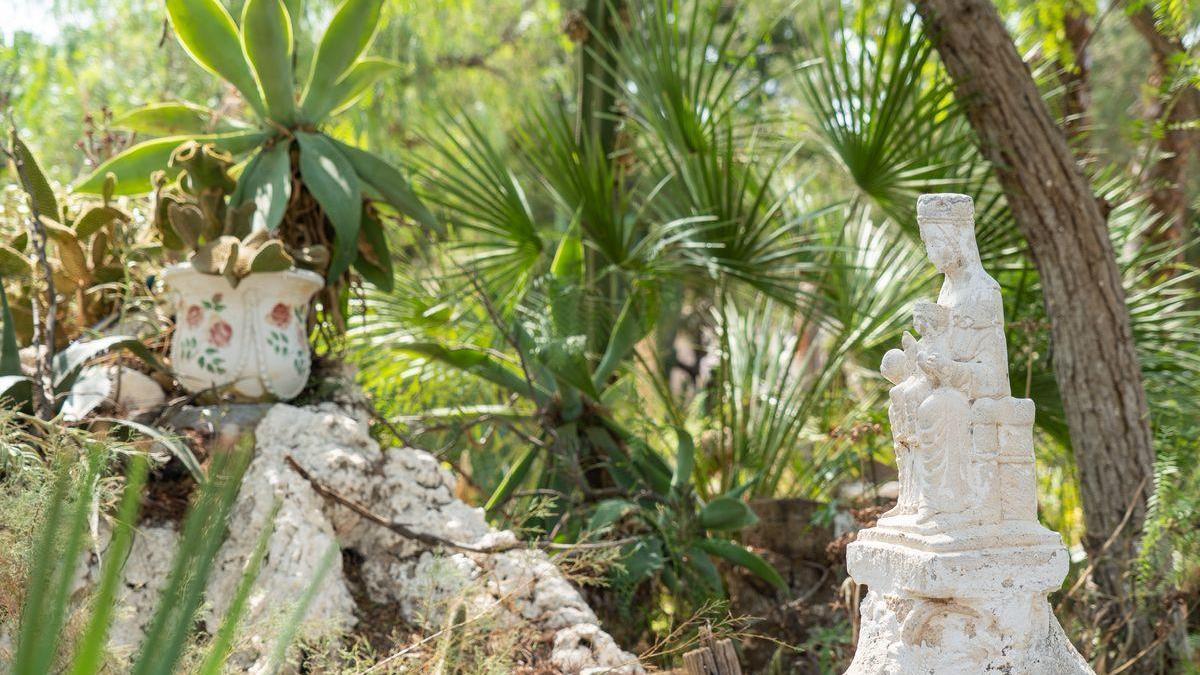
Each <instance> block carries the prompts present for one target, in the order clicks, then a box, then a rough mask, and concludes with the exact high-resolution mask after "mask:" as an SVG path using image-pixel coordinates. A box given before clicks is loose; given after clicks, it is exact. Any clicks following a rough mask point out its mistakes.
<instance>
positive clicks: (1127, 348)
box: [915, 0, 1154, 633]
mask: <svg viewBox="0 0 1200 675" xmlns="http://www.w3.org/2000/svg"><path fill="white" fill-rule="evenodd" d="M915 4H916V7H917V11H918V12H919V13H920V15H921V18H922V19H923V21H924V23H925V30H926V32H927V34H928V36H929V39H930V40H931V41H932V43H933V44H934V46H935V47H936V48H937V50H938V53H939V54H940V55H941V58H942V62H943V63H944V64H945V66H946V69H947V71H948V72H949V74H950V76H951V77H952V78H953V80H954V82H955V86H956V93H957V96H958V98H959V100H960V101H961V102H962V103H963V105H964V106H965V108H966V113H967V116H968V118H969V120H970V122H971V125H972V126H973V127H974V129H975V132H976V135H977V136H978V138H979V143H980V144H981V147H982V151H983V153H984V155H985V156H986V157H987V158H988V160H989V161H990V162H991V163H992V165H993V166H994V168H995V172H996V176H997V178H998V179H999V181H1000V184H1001V186H1002V187H1003V189H1004V192H1005V196H1006V198H1007V200H1008V205H1009V208H1010V209H1011V210H1012V213H1013V216H1014V217H1015V220H1016V222H1017V225H1018V227H1019V228H1020V229H1021V232H1022V234H1023V235H1024V237H1025V239H1026V240H1027V242H1028V244H1029V249H1030V253H1031V255H1032V257H1033V260H1034V262H1035V264H1036V265H1037V268H1038V272H1039V273H1040V275H1041V281H1042V288H1043V295H1044V301H1045V305H1046V312H1047V314H1048V315H1049V318H1050V326H1051V328H1050V330H1051V337H1052V339H1053V345H1054V368H1055V376H1056V379H1057V382H1058V388H1059V390H1060V392H1061V395H1062V400H1063V408H1064V410H1065V412H1066V418H1067V424H1068V426H1069V428H1070V432H1071V445H1072V448H1073V451H1074V455H1075V461H1076V464H1077V468H1078V472H1079V478H1080V492H1081V497H1082V502H1083V514H1084V524H1085V527H1086V531H1087V532H1086V536H1085V539H1084V546H1085V548H1086V549H1087V552H1088V555H1089V557H1090V558H1091V562H1092V564H1093V565H1094V566H1095V567H1094V571H1093V573H1094V580H1095V582H1096V584H1097V586H1098V587H1099V589H1100V590H1101V591H1102V592H1103V593H1105V594H1107V595H1109V596H1111V598H1112V599H1113V600H1115V601H1117V603H1119V604H1118V608H1119V609H1121V610H1122V611H1121V612H1119V614H1125V613H1126V612H1129V611H1131V608H1132V607H1133V605H1132V602H1131V601H1132V597H1131V589H1130V587H1129V584H1128V582H1129V581H1130V580H1129V579H1128V578H1127V577H1128V573H1129V571H1130V566H1131V563H1132V562H1133V560H1134V558H1135V556H1136V555H1137V552H1138V539H1139V534H1140V532H1141V529H1142V524H1143V521H1144V519H1145V515H1146V500H1147V498H1148V497H1149V495H1150V493H1151V490H1152V482H1153V481H1152V478H1151V475H1152V473H1153V468H1154V448H1153V444H1152V437H1151V433H1150V426H1149V420H1148V417H1149V413H1148V408H1147V403H1146V393H1145V389H1144V387H1143V385H1142V374H1141V369H1140V366H1139V363H1138V357H1137V352H1136V349H1135V345H1134V342H1133V334H1132V332H1131V330H1130V321H1129V312H1128V309H1127V308H1126V305H1125V291H1124V289H1123V287H1122V284H1121V275H1120V272H1119V270H1118V268H1117V263H1116V258H1115V256H1114V253H1113V245H1112V241H1111V240H1110V238H1109V234H1108V225H1107V212H1106V208H1105V207H1104V206H1102V205H1101V203H1100V202H1099V201H1097V199H1096V197H1095V195H1094V194H1093V193H1092V190H1091V187H1090V186H1089V184H1088V180H1087V178H1086V177H1085V176H1084V174H1083V172H1082V171H1081V169H1080V167H1079V166H1078V164H1077V163H1076V161H1075V158H1074V157H1073V156H1072V153H1071V150H1070V148H1069V147H1068V145H1067V141H1066V139H1065V137H1064V135H1063V130H1062V129H1060V128H1059V127H1058V126H1057V125H1056V124H1055V123H1054V120H1053V118H1052V117H1051V115H1050V111H1049V110H1048V109H1047V107H1046V104H1045V103H1044V102H1043V100H1042V98H1041V95H1040V93H1039V92H1038V89H1037V86H1036V85H1035V83H1034V81H1033V78H1032V76H1031V75H1030V73H1029V69H1028V68H1027V67H1026V65H1025V63H1023V62H1022V61H1021V57H1020V56H1019V55H1018V54H1017V50H1016V48H1015V47H1014V45H1013V41H1012V39H1011V38H1010V37H1009V34H1008V31H1007V30H1006V29H1005V27H1004V23H1003V22H1002V21H1001V19H1000V16H999V14H998V13H997V12H996V8H995V7H994V6H993V5H992V3H991V2H989V0H916V2H915ZM1110 539H1111V542H1109V540H1110ZM1106 544H1107V549H1106V548H1105V547H1106ZM1139 632H1142V633H1144V632H1145V631H1139Z"/></svg>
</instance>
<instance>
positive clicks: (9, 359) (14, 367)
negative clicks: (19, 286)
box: [0, 283, 21, 395]
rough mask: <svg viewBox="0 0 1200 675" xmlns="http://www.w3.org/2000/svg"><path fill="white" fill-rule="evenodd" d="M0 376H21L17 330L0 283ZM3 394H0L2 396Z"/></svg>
mask: <svg viewBox="0 0 1200 675" xmlns="http://www.w3.org/2000/svg"><path fill="white" fill-rule="evenodd" d="M0 321H3V322H4V325H3V326H0V376H3V377H10V376H14V375H16V376H20V375H21V354H20V348H19V347H18V346H17V329H16V326H14V325H13V317H12V310H11V309H10V308H9V306H8V293H6V292H4V284H3V283H0ZM2 394H3V392H0V395H2Z"/></svg>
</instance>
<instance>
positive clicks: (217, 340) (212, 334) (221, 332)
mask: <svg viewBox="0 0 1200 675" xmlns="http://www.w3.org/2000/svg"><path fill="white" fill-rule="evenodd" d="M232 337H233V327H232V326H230V325H229V324H227V323H225V322H224V321H218V322H216V323H214V324H213V325H212V327H211V328H209V329H208V341H209V342H211V343H213V344H214V345H216V346H218V347H224V346H225V345H227V344H229V339H230V338H232Z"/></svg>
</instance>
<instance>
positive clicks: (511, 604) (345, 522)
mask: <svg viewBox="0 0 1200 675" xmlns="http://www.w3.org/2000/svg"><path fill="white" fill-rule="evenodd" d="M353 403H354V402H353V401H348V402H347V403H346V404H345V405H339V404H334V403H325V404H321V405H319V406H312V407H307V408H300V407H295V406H290V405H283V404H280V405H274V406H250V405H246V406H231V407H229V408H228V409H217V408H206V409H185V410H184V411H181V412H180V413H178V414H176V415H175V416H174V417H173V418H172V422H173V426H175V427H176V428H181V429H182V428H188V429H196V430H199V431H202V432H203V435H204V436H205V437H206V438H208V439H210V441H211V442H212V443H213V444H215V445H217V446H226V447H227V446H229V445H232V443H233V441H234V437H236V436H237V435H238V434H240V433H243V432H249V431H250V430H253V431H254V434H255V438H256V452H255V457H254V460H253V461H252V462H251V464H250V467H249V469H248V470H247V473H246V476H245V478H244V479H243V483H242V489H241V492H240V494H239V495H238V499H237V502H236V503H235V505H234V510H233V515H232V518H231V530H230V534H229V538H228V539H227V541H226V543H225V545H224V546H223V547H222V549H221V552H220V554H219V556H218V559H217V564H216V566H215V569H214V572H213V576H212V578H211V580H210V582H209V585H208V589H207V590H208V598H209V603H210V608H209V610H208V611H207V612H206V613H205V618H206V622H205V625H206V626H207V627H208V628H209V630H213V631H215V630H216V628H217V626H219V625H220V618H221V617H222V616H224V614H225V612H226V610H227V607H228V603H229V600H230V598H231V596H232V594H233V589H234V588H235V587H236V585H237V583H238V581H239V580H240V578H241V573H242V570H243V568H244V566H245V564H246V561H247V560H248V558H249V556H250V554H251V552H252V551H253V548H254V545H255V543H256V540H257V537H258V535H259V532H261V531H262V528H263V527H264V526H265V525H266V523H267V518H268V515H269V514H270V512H271V510H272V508H273V507H274V505H275V503H276V501H277V500H278V501H279V504H280V507H279V508H280V510H279V513H278V515H277V517H276V520H275V531H274V533H273V534H272V536H271V539H270V543H269V549H268V553H267V556H266V558H265V560H264V562H263V567H262V571H261V572H260V574H259V577H258V581H257V583H256V584H255V587H254V591H253V593H252V595H251V597H250V601H249V607H248V610H247V616H246V618H245V619H244V621H243V625H244V626H246V630H245V632H246V633H248V634H249V636H250V640H249V643H248V644H244V645H239V649H240V651H239V652H238V653H237V654H236V655H235V657H234V658H235V664H236V666H237V667H238V668H241V669H244V670H246V671H249V672H255V671H257V670H258V669H261V668H262V667H264V666H265V665H266V664H265V663H264V661H265V658H264V657H265V655H266V654H267V653H268V652H269V650H270V648H271V646H272V645H273V641H272V637H273V635H274V633H275V630H277V628H278V625H279V621H278V619H279V617H280V614H281V613H283V612H286V611H287V610H288V609H290V608H291V607H292V606H293V603H294V602H295V600H296V599H297V598H299V597H300V595H301V594H302V593H303V592H304V590H305V589H306V588H307V586H308V584H309V583H310V582H311V579H312V578H313V577H314V575H315V573H316V570H317V568H318V565H319V563H320V561H321V558H322V557H323V556H324V555H325V553H326V551H328V550H329V547H330V546H332V545H335V544H336V545H339V546H340V547H342V548H343V549H353V550H354V551H356V552H357V553H358V555H359V556H361V559H362V567H361V571H362V578H363V580H364V582H365V585H366V590H367V593H368V594H369V595H370V596H371V598H372V599H373V600H375V601H377V602H394V603H396V604H397V605H398V606H399V608H400V610H401V614H402V615H403V616H404V618H405V620H407V621H409V622H411V623H413V624H417V625H421V626H426V627H429V628H431V629H434V630H436V629H440V628H442V627H443V626H444V625H445V622H446V620H447V618H448V615H449V614H450V613H452V612H454V611H457V608H458V607H463V608H465V610H466V611H467V615H468V617H476V616H480V615H485V614H486V615H487V618H488V621H487V623H488V625H491V626H500V627H504V626H511V627H513V628H516V627H518V626H533V627H534V628H536V629H537V630H539V631H542V632H545V633H546V634H548V635H553V636H554V637H553V645H554V646H553V648H552V651H551V655H550V659H551V661H552V663H553V664H554V665H555V667H557V668H559V669H560V670H561V671H562V672H564V673H571V674H574V673H583V672H589V669H600V670H598V671H596V672H610V673H617V674H620V673H641V672H643V671H642V668H641V666H640V665H639V664H638V661H637V658H636V657H635V656H633V655H632V654H629V653H627V652H625V651H623V650H621V649H620V648H619V647H618V646H617V645H616V644H615V643H614V642H613V640H612V638H611V637H610V636H609V635H608V634H607V633H605V632H604V631H603V630H602V629H601V628H600V627H599V626H598V620H597V618H596V615H595V614H594V613H593V612H592V610H591V609H590V608H589V607H588V606H587V604H586V603H585V602H584V600H583V598H582V596H581V595H580V594H579V592H578V591H576V590H575V588H574V587H572V586H571V584H570V583H569V582H568V581H567V580H566V579H565V578H564V577H563V576H562V574H561V573H560V572H559V570H558V568H557V567H556V566H555V565H554V563H553V561H552V560H551V559H550V558H549V557H548V556H547V555H546V554H545V553H544V552H542V551H539V550H534V549H530V548H527V547H525V546H522V545H521V544H520V542H519V541H518V540H517V538H516V536H515V535H514V534H513V533H512V532H508V531H497V530H494V529H492V528H491V527H490V526H489V525H488V524H487V522H486V521H485V519H484V516H483V511H482V509H478V508H472V507H470V506H468V505H467V504H465V503H463V502H462V501H460V500H459V499H457V498H455V497H454V478H453V476H452V475H451V474H450V473H449V472H448V471H447V470H446V469H444V468H443V467H442V466H441V465H440V463H439V462H438V461H437V459H436V458H435V457H433V456H432V455H430V454H429V453H427V452H424V451H421V450H414V449H411V448H389V449H387V450H381V449H380V447H379V445H378V444H377V443H376V442H375V441H374V440H373V439H372V438H371V437H370V434H369V433H368V429H367V425H366V423H365V421H364V420H363V419H358V418H356V417H355V414H357V413H354V412H349V411H353V410H357V406H355V405H354V404H353ZM289 457H290V458H291V459H292V460H294V461H295V462H296V463H297V464H299V465H300V466H301V467H303V468H304V469H305V470H306V471H307V472H309V473H310V474H311V475H312V477H313V478H314V479H315V480H316V481H317V482H318V483H319V484H321V485H322V486H325V487H327V488H329V489H331V490H333V491H335V492H337V493H338V494H340V495H342V496H343V497H345V498H347V499H350V500H352V501H354V502H356V503H358V504H361V505H363V506H365V507H366V508H367V509H369V510H370V511H371V512H372V513H374V514H375V515H377V516H379V517H381V518H384V519H386V520H388V521H391V522H395V523H401V524H403V525H405V526H407V527H408V528H410V529H411V530H413V531H415V532H418V533H421V534H423V535H432V536H433V537H436V538H438V539H441V540H445V541H448V542H453V543H455V544H461V545H464V546H465V547H466V548H469V549H473V550H461V549H459V548H455V547H450V548H446V547H443V546H430V545H429V544H427V543H423V542H420V541H415V540H412V539H408V538H405V537H402V536H400V535H399V534H396V533H395V532H393V531H391V530H389V529H387V528H385V527H382V526H380V525H379V524H376V523H371V522H368V521H366V520H365V519H363V518H362V517H361V516H359V515H358V514H356V513H354V512H353V511H351V510H350V509H348V508H346V507H344V506H341V505H338V504H336V503H335V502H333V501H330V500H328V499H326V498H324V497H322V496H321V495H319V494H317V492H316V491H315V490H314V488H313V487H312V484H311V483H309V482H308V481H307V480H306V479H305V478H303V477H302V476H301V475H300V474H299V473H297V472H296V471H295V470H294V469H292V468H291V467H290V466H289V465H288V464H287V461H286V458H289ZM175 538H177V535H176V534H175V532H174V530H172V529H171V528H154V530H153V531H152V532H150V533H149V538H148V539H146V540H145V541H143V539H142V538H141V537H139V538H138V539H137V540H135V541H136V542H137V543H135V545H134V550H133V551H132V553H131V555H130V567H129V568H128V569H129V572H127V575H126V577H127V578H126V587H127V592H126V601H125V603H124V604H126V605H127V606H128V607H129V608H130V609H131V610H132V612H131V613H130V617H129V620H128V621H127V622H126V623H121V624H118V625H117V626H116V627H115V628H114V642H116V643H120V644H122V645H126V646H127V648H128V650H129V651H132V649H134V648H136V646H137V644H138V643H139V642H140V640H141V635H142V630H143V629H144V627H145V626H144V623H145V621H146V620H148V617H149V613H150V609H149V608H150V607H152V606H153V602H154V598H155V596H156V595H157V593H156V592H155V589H154V588H152V587H151V585H150V582H149V581H146V579H149V578H151V577H152V576H153V574H158V575H159V576H160V577H161V578H163V579H165V577H166V570H168V569H169V565H170V560H171V555H172V554H173V551H174V547H175V543H174V541H175ZM147 543H150V545H147ZM479 551H495V552H479ZM341 562H342V559H341V557H338V558H336V559H335V560H334V564H333V568H332V569H331V570H330V572H329V574H328V575H327V576H326V578H325V580H324V582H323V583H322V584H321V585H320V587H319V588H318V592H317V594H316V597H315V599H314V601H313V604H312V606H311V609H310V612H309V615H308V620H307V621H306V622H305V624H304V625H303V626H302V628H301V631H300V637H301V638H303V639H306V640H321V639H336V638H337V636H338V635H339V634H341V633H343V632H344V631H345V630H346V629H348V628H350V627H352V626H353V625H354V624H355V621H356V615H355V605H354V600H353V598H352V597H351V594H350V592H349V589H348V586H347V582H346V579H345V577H344V575H343V570H342V565H341ZM151 570H152V571H153V573H152V572H150V571H151ZM144 571H145V572H144ZM139 616H140V617H141V618H140V619H139V618H138V617H139ZM139 621H140V622H139Z"/></svg>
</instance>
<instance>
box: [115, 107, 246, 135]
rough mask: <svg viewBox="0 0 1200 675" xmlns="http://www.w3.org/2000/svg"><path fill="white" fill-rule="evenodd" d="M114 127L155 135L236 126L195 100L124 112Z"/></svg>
mask: <svg viewBox="0 0 1200 675" xmlns="http://www.w3.org/2000/svg"><path fill="white" fill-rule="evenodd" d="M113 127H115V128H117V129H128V130H129V131H136V132H138V133H140V134H148V135H151V136H177V135H180V134H207V133H215V132H222V131H233V130H234V128H233V126H232V125H231V124H230V123H229V122H228V121H226V120H221V121H217V115H216V111H214V110H211V109H209V108H205V107H204V106H199V105H196V104H194V103H152V104H150V105H148V106H143V107H141V108H137V109H134V110H130V111H129V112H127V113H125V114H124V115H121V116H120V117H118V118H117V119H116V120H114V121H113Z"/></svg>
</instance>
